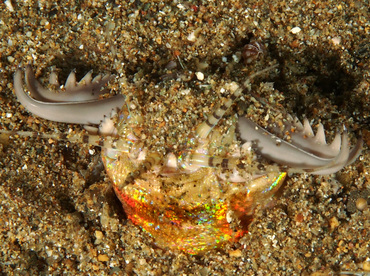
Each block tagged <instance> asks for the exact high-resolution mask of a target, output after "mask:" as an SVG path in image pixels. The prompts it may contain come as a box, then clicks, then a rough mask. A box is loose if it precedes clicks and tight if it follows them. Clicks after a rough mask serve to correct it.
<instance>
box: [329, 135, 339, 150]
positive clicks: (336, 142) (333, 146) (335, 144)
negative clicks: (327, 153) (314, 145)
mask: <svg viewBox="0 0 370 276" xmlns="http://www.w3.org/2000/svg"><path fill="white" fill-rule="evenodd" d="M341 144H342V137H341V135H340V134H339V133H337V135H335V138H334V140H333V142H331V144H330V146H329V147H330V148H331V150H332V151H334V152H335V155H338V154H339V151H340V150H341V148H340V146H341Z"/></svg>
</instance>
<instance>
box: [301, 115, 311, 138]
mask: <svg viewBox="0 0 370 276" xmlns="http://www.w3.org/2000/svg"><path fill="white" fill-rule="evenodd" d="M303 134H304V135H306V136H307V137H312V136H314V135H313V130H312V127H311V125H310V122H309V121H308V119H307V118H304V120H303Z"/></svg>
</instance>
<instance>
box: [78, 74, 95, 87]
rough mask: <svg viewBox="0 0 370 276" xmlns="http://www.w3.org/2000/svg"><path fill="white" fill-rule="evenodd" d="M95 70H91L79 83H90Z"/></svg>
mask: <svg viewBox="0 0 370 276" xmlns="http://www.w3.org/2000/svg"><path fill="white" fill-rule="evenodd" d="M92 73H93V70H90V71H89V72H88V73H87V74H86V75H85V76H84V77H83V78H82V79H81V80H80V81H79V83H78V85H88V84H90V83H91V80H92Z"/></svg>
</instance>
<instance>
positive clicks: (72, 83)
mask: <svg viewBox="0 0 370 276" xmlns="http://www.w3.org/2000/svg"><path fill="white" fill-rule="evenodd" d="M75 72H76V71H75V70H73V71H72V72H71V73H70V74H69V76H68V78H67V81H66V85H65V87H66V90H69V89H73V88H75V87H76V73H75Z"/></svg>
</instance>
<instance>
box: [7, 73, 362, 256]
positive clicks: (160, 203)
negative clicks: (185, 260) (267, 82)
mask: <svg viewBox="0 0 370 276" xmlns="http://www.w3.org/2000/svg"><path fill="white" fill-rule="evenodd" d="M269 69H271V68H269ZM269 69H266V70H269ZM259 73H263V71H262V72H259ZM253 77H254V76H253V75H252V76H249V78H248V79H247V81H246V83H248V81H249V79H251V78H253ZM50 79H51V81H50V82H51V83H52V84H56V83H57V82H56V76H55V74H54V73H52V74H51V78H50ZM109 79H110V76H109V75H105V76H100V75H99V76H98V77H95V78H94V79H92V74H91V72H89V73H88V74H87V75H86V76H85V77H84V78H83V79H82V80H81V81H80V82H79V83H77V82H76V79H75V74H74V72H73V73H71V75H70V77H69V78H68V79H67V82H66V85H65V91H63V92H60V93H55V92H53V91H49V90H46V89H44V88H43V87H42V85H41V84H40V83H39V82H38V81H37V80H36V78H35V76H34V74H33V72H32V70H31V68H30V66H27V67H26V69H25V80H26V86H27V88H28V90H29V91H30V95H28V94H27V93H25V91H24V90H23V81H22V69H18V70H17V72H16V73H15V76H14V89H15V93H16V95H17V98H18V100H19V101H20V102H21V104H22V105H23V106H24V107H25V108H26V109H28V110H29V111H30V112H31V113H33V114H35V115H37V116H39V117H42V118H45V119H48V120H52V121H58V122H66V123H76V124H77V123H78V124H84V125H85V126H86V129H87V130H88V132H89V135H69V136H65V135H62V136H56V135H47V134H41V136H42V137H47V138H48V137H52V138H61V139H68V140H70V141H76V142H84V143H88V144H92V145H97V146H100V147H102V157H103V161H104V164H105V167H106V170H107V173H108V175H109V177H110V178H111V180H112V182H113V187H114V190H115V192H116V194H117V196H118V198H119V199H120V200H121V202H122V204H123V207H124V210H125V212H126V213H127V215H128V217H129V218H130V219H131V220H132V221H133V222H134V223H135V224H137V225H139V226H140V227H142V229H144V230H145V231H147V232H148V233H149V234H150V235H152V236H153V237H154V239H155V242H156V244H157V245H158V246H160V247H170V248H176V249H180V250H183V251H185V252H188V253H190V254H198V253H200V252H203V251H204V250H209V249H212V248H218V247H221V246H222V245H223V244H224V243H225V242H226V241H234V240H236V239H237V238H238V237H240V236H241V235H242V234H243V233H244V232H245V228H243V227H238V225H239V224H240V222H241V221H242V224H244V225H245V224H246V221H247V220H248V219H250V217H251V215H252V214H253V211H254V209H255V207H256V206H257V205H258V204H262V205H266V204H267V203H268V202H269V201H270V200H271V198H272V197H273V195H274V194H275V193H276V191H277V190H278V189H279V188H280V186H281V185H282V183H283V181H284V178H285V176H286V173H287V172H309V173H311V174H330V173H334V172H336V171H338V170H340V169H341V168H343V167H344V166H346V165H348V164H350V163H352V162H353V161H354V160H355V159H356V158H357V156H358V155H359V154H360V152H361V148H362V140H361V139H359V140H358V142H357V144H356V145H355V146H354V147H353V148H352V149H351V148H350V145H349V141H348V135H347V133H346V132H344V133H343V134H342V135H340V134H337V135H336V137H335V139H334V141H333V142H332V143H331V144H330V145H328V144H327V143H326V140H325V134H324V129H323V126H322V125H321V124H320V125H319V128H318V131H317V134H316V135H314V134H313V131H312V128H311V126H310V125H309V123H308V121H307V120H305V121H304V123H303V125H302V124H301V123H300V122H299V121H298V120H297V119H293V118H292V117H288V118H286V120H285V122H284V123H283V127H282V128H281V127H280V128H279V129H278V130H277V132H280V133H277V134H279V135H280V136H281V134H282V135H283V136H285V137H288V139H287V140H286V141H285V140H282V139H281V138H277V137H278V136H276V135H275V134H271V133H269V132H267V131H265V130H264V129H262V128H261V127H259V126H258V125H256V124H255V123H253V122H252V121H250V120H249V119H247V118H244V117H240V118H238V119H237V123H236V125H234V126H232V127H231V128H230V130H229V131H228V132H227V133H226V134H224V135H223V136H222V135H221V133H220V130H219V129H218V127H217V126H218V123H219V121H220V119H221V118H222V117H223V116H224V114H225V112H226V111H227V110H228V109H229V108H230V106H231V105H232V104H233V102H234V101H235V100H236V99H237V98H238V97H239V96H240V95H242V94H243V93H246V92H248V89H247V88H246V87H247V86H246V85H243V86H240V85H238V84H236V83H234V82H232V83H229V84H227V85H226V86H225V88H226V90H227V91H228V92H229V94H230V97H229V98H227V99H224V100H223V101H222V103H221V104H220V106H219V107H217V108H216V109H215V110H214V111H213V112H212V113H211V114H210V115H209V116H208V118H207V120H206V121H204V122H203V123H201V124H200V125H199V126H198V127H197V128H196V131H195V133H194V134H191V133H189V139H188V145H187V147H186V148H185V149H182V150H181V151H179V152H167V153H166V154H165V155H163V154H161V153H160V152H158V151H156V150H155V149H152V148H149V147H147V146H146V141H145V140H142V139H140V133H141V132H142V131H143V130H142V129H143V128H142V124H143V122H142V115H141V114H140V112H139V111H135V112H132V111H130V110H129V109H128V107H127V106H128V103H127V102H126V99H125V96H123V95H117V96H114V97H112V98H108V99H99V95H100V92H101V88H102V87H103V86H104V85H105V84H106V83H107V81H108V80H109ZM2 132H3V133H4V132H6V131H2ZM7 133H12V132H7ZM235 133H236V134H237V135H238V136H239V137H240V138H241V140H242V141H243V142H246V144H248V145H249V144H252V145H253V147H254V148H255V150H256V151H257V152H258V153H259V154H261V155H262V156H263V157H265V158H267V159H269V160H272V161H274V162H276V163H277V164H278V165H279V166H280V167H279V166H275V165H271V166H267V167H265V169H264V170H263V171H261V170H260V169H259V166H258V162H256V160H255V159H253V154H252V152H249V151H248V152H247V153H245V152H243V147H241V148H239V149H237V150H236V151H235V149H234V152H233V153H232V154H231V152H229V153H227V154H226V155H220V156H218V155H214V154H211V152H214V149H215V147H216V148H217V147H221V146H224V145H225V143H226V142H225V141H226V140H227V141H233V140H236V139H235V136H236V134H235ZM17 134H19V135H27V136H28V135H32V133H29V132H17ZM215 137H216V138H215ZM217 137H221V138H217ZM228 143H229V142H228ZM235 145H238V143H235ZM282 167H283V168H284V169H283V171H281V168H282ZM279 168H280V169H279Z"/></svg>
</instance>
